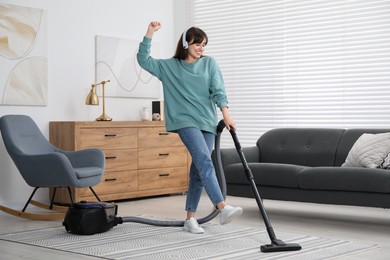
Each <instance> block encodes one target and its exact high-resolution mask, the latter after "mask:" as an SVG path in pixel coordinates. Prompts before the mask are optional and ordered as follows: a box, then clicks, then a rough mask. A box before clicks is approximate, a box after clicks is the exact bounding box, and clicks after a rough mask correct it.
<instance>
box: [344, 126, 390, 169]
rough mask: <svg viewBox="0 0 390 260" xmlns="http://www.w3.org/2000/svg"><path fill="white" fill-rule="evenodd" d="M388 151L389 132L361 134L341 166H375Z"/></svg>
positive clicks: (389, 149) (389, 144)
mask: <svg viewBox="0 0 390 260" xmlns="http://www.w3.org/2000/svg"><path fill="white" fill-rule="evenodd" d="M389 153H390V133H381V134H362V135H361V136H360V137H359V138H358V139H357V140H356V142H355V144H354V145H353V146H352V148H351V150H350V151H349V153H348V156H347V159H346V160H345V163H343V164H342V165H341V167H368V168H377V167H378V165H379V164H380V163H381V162H382V160H383V159H384V158H385V157H386V155H387V154H389Z"/></svg>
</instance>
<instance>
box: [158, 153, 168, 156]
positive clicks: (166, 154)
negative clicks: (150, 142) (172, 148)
mask: <svg viewBox="0 0 390 260" xmlns="http://www.w3.org/2000/svg"><path fill="white" fill-rule="evenodd" d="M158 156H169V153H159V154H158Z"/></svg>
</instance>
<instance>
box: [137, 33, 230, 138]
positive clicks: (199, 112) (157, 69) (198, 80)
mask: <svg viewBox="0 0 390 260" xmlns="http://www.w3.org/2000/svg"><path fill="white" fill-rule="evenodd" d="M151 41H152V40H151V39H149V38H147V37H144V39H143V41H142V42H141V43H140V45H139V50H138V53H137V59H138V63H139V65H140V66H141V67H142V68H143V69H145V70H146V71H148V72H149V73H151V74H152V75H154V76H156V77H157V78H158V79H159V80H161V82H162V84H163V92H164V109H165V111H164V112H165V124H166V130H167V131H170V132H175V131H177V130H178V129H181V128H184V127H196V128H198V129H200V130H203V131H208V132H211V133H214V134H215V133H216V126H217V123H218V122H217V120H218V117H217V112H216V105H217V106H218V107H219V108H222V107H225V106H227V104H228V101H227V98H226V93H225V86H224V82H223V78H222V74H221V71H220V69H219V66H218V64H217V62H216V61H215V60H214V59H213V58H211V57H202V58H200V59H199V60H197V61H196V62H194V63H187V62H185V61H184V60H179V59H176V58H170V59H154V58H152V57H151V56H150V47H151Z"/></svg>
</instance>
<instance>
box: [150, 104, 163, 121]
mask: <svg viewBox="0 0 390 260" xmlns="http://www.w3.org/2000/svg"><path fill="white" fill-rule="evenodd" d="M152 114H160V118H161V121H164V101H152Z"/></svg>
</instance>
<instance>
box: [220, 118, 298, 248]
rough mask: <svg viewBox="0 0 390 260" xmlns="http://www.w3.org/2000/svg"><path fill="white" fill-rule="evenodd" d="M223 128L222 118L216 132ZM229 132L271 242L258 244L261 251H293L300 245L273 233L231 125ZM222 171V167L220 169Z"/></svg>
mask: <svg viewBox="0 0 390 260" xmlns="http://www.w3.org/2000/svg"><path fill="white" fill-rule="evenodd" d="M224 128H225V123H224V121H223V120H221V121H220V122H219V124H218V127H217V131H218V133H221V132H222V131H223V129H224ZM230 134H231V136H232V138H233V141H234V145H235V147H236V150H237V152H238V155H239V156H240V159H241V162H242V165H243V167H244V171H245V175H246V177H247V179H248V181H249V184H250V186H251V188H252V191H253V194H254V196H255V199H256V202H257V206H258V207H259V210H260V213H261V216H262V217H263V220H264V224H265V226H266V228H267V233H268V236H269V237H270V239H271V244H267V245H262V246H260V250H261V252H265V253H267V252H280V251H294V250H300V249H301V248H302V247H301V246H300V245H299V244H296V243H284V242H283V241H282V240H280V239H278V238H277V237H276V235H275V232H274V230H273V227H272V225H271V222H270V221H269V218H268V216H267V212H266V211H265V208H264V205H263V202H262V200H261V197H260V194H259V191H258V190H257V186H256V183H255V179H254V177H253V174H252V171H251V169H250V168H249V166H248V162H247V161H246V158H245V155H244V152H243V150H242V148H241V144H240V142H239V141H238V137H237V134H236V132H235V131H234V129H233V127H231V128H230ZM220 171H222V169H220Z"/></svg>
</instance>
